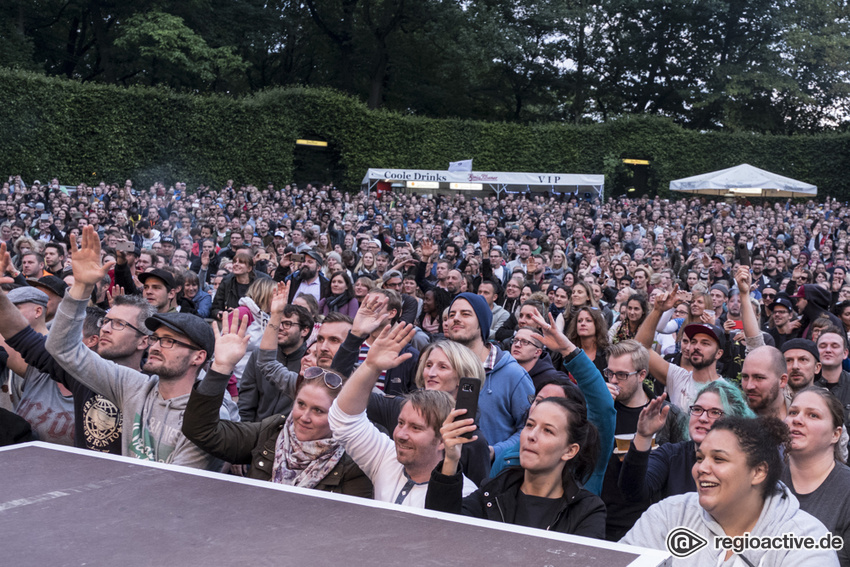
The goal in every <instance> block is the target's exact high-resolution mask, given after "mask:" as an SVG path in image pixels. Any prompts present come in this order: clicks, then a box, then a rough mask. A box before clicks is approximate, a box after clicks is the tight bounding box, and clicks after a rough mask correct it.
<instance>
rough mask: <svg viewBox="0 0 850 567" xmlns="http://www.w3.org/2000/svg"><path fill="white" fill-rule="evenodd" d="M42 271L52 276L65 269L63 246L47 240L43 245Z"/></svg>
mask: <svg viewBox="0 0 850 567" xmlns="http://www.w3.org/2000/svg"><path fill="white" fill-rule="evenodd" d="M43 254H44V271H45V272H47V273H48V274H50V275H53V276H59V275H60V274H61V273H62V272H64V271H65V247H64V246H63V245H62V244H61V243H59V242H48V243H47V244H45V245H44V250H43Z"/></svg>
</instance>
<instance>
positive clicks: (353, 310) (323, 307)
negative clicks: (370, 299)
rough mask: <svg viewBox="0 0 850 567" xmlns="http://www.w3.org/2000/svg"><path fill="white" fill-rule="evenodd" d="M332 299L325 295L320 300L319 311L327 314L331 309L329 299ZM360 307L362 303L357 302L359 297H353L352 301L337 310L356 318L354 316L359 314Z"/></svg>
mask: <svg viewBox="0 0 850 567" xmlns="http://www.w3.org/2000/svg"><path fill="white" fill-rule="evenodd" d="M330 299H331V298H330V297H325V298H322V299H321V300H320V301H319V313H321V314H322V315H323V316H324V315H327V314H328V313H330V311H331V310H330V308H329V307H328V301H329V300H330ZM358 309H360V304H359V303H358V302H357V298H355V297H352V298H351V301H349V302H348V303H346V304H345V305H343V306H342V307H340V308H339V309H337V311H339V312H340V313H342V314H343V315H348V316H349V317H351V318H352V319H354V316H355V315H357V310H358Z"/></svg>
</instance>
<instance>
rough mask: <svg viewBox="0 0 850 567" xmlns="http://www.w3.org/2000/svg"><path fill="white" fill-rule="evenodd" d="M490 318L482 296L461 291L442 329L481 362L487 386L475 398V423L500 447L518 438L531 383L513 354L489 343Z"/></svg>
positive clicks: (527, 403)
mask: <svg viewBox="0 0 850 567" xmlns="http://www.w3.org/2000/svg"><path fill="white" fill-rule="evenodd" d="M492 317H493V314H492V312H491V311H490V308H489V307H488V306H487V302H486V301H485V300H484V298H482V297H481V296H479V295H475V294H473V293H468V292H465V293H461V294H460V295H458V296H457V297H455V299H454V301H452V303H451V305H450V306H449V315H448V317H447V318H446V321H445V322H444V323H443V332H444V333H445V335H446V338H448V339H450V340H453V341H455V342H457V343H460V344H462V345H464V346H465V347H467V348H469V349H470V350H472V352H474V353H475V355H476V356H477V357H478V359H479V360H480V361H481V363H482V364H483V365H484V372H485V373H486V384H487V387H486V388H485V389H483V390H482V391H481V395H480V396H479V399H478V406H479V410H480V411H481V422H480V423H479V424H478V426H479V427H480V428H481V432H482V433H483V434H484V437H485V438H486V439H487V441H488V442H489V443H490V445H491V446H493V447H496V448H501V447H502V446H505V445H506V444H507V443H508V442H509V441H510V440H511V439H512V438H516V437H519V434H520V430H521V428H522V425H523V423H524V415H525V411H526V410H527V409H528V407H529V406H530V402H529V396H531V395H533V394H534V385H533V384H532V382H531V377H530V376H529V375H528V372H526V371H525V369H524V368H523V367H522V366H520V365H519V364H518V363H517V361H516V360H514V357H512V356H511V355H510V354H509V353H507V352H504V351H503V350H502V349H500V348H499V347H497V346H496V345H494V344H490V343H489V342H488V341H489V339H490V325H491V323H492Z"/></svg>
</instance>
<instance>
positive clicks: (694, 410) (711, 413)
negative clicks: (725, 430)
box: [688, 406, 724, 419]
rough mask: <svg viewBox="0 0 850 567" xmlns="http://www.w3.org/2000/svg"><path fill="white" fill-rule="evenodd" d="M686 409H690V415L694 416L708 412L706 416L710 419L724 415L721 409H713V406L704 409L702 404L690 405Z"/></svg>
mask: <svg viewBox="0 0 850 567" xmlns="http://www.w3.org/2000/svg"><path fill="white" fill-rule="evenodd" d="M688 409H689V410H690V412H691V415H692V416H694V417H701V416H702V414H704V413H706V412H708V417H710V418H711V419H720V418H721V417H723V415H724V414H723V410H719V409H714V408H712V409H706V408H704V407H702V406H691V407H689V408H688Z"/></svg>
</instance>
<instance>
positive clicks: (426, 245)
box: [421, 238, 437, 262]
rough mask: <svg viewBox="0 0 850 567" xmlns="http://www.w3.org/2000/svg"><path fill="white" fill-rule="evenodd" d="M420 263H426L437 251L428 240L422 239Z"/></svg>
mask: <svg viewBox="0 0 850 567" xmlns="http://www.w3.org/2000/svg"><path fill="white" fill-rule="evenodd" d="M421 250H422V261H423V262H428V261H429V260H431V258H432V257H433V256H434V253H435V252H436V251H437V246H436V245H435V244H434V242H433V241H432V240H431V239H430V238H424V239H422V245H421Z"/></svg>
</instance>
